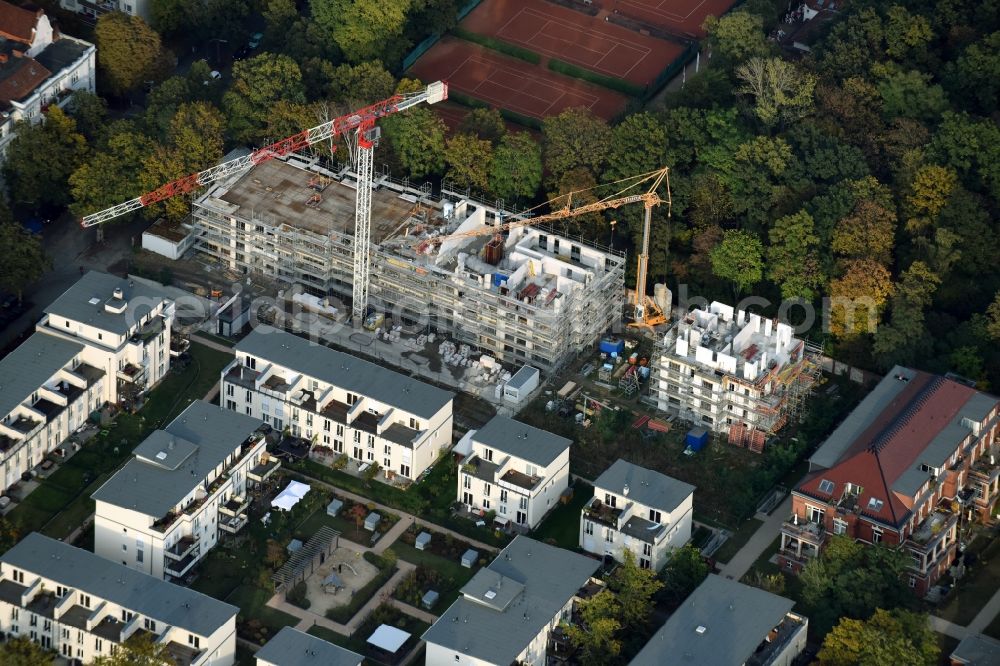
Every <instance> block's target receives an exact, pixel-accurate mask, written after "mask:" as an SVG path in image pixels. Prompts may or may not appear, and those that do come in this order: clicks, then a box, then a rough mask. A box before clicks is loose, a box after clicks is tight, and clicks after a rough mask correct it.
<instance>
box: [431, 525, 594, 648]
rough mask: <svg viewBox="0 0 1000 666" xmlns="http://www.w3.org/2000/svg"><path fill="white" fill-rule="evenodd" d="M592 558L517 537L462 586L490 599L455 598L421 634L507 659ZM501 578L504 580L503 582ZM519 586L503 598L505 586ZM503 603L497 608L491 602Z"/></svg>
mask: <svg viewBox="0 0 1000 666" xmlns="http://www.w3.org/2000/svg"><path fill="white" fill-rule="evenodd" d="M598 565H599V563H598V561H597V560H594V559H591V558H589V557H585V556H583V555H580V554H577V553H573V552H570V551H568V550H562V549H561V548H556V547H555V546H549V545H547V544H544V543H542V542H540V541H535V540H534V539H530V538H528V537H525V536H518V537H516V538H515V539H514V540H513V541H512V542H510V545H508V546H507V547H506V548H504V549H503V551H501V553H500V554H499V555H498V556H497V558H496V559H495V560H493V562H491V563H490V564H489V566H487V567H486V568H484V569H481V570H480V571H479V572H478V573H476V575H475V576H474V577H473V578H472V580H470V581H469V583H468V584H467V585H466V587H465V588H463V590H468V591H470V592H473V593H475V594H484V593H485V590H488V589H489V588H490V587H491V586H492V587H493V588H494V589H496V587H497V586H498V585H499V594H498V595H497V596H496V597H494V599H492V600H488V599H485V598H482V599H480V598H478V597H477V598H475V599H474V598H473V597H468V596H462V597H459V598H458V600H457V601H455V603H453V604H452V605H451V606H449V607H448V610H446V611H445V612H444V614H443V615H442V616H441V617H440V618H438V621H437V622H435V623H434V625H433V626H432V627H431V628H430V629H428V630H427V631H426V632H425V633H424V635H423V639H424V640H425V641H427V642H428V643H434V644H436V645H440V646H442V647H445V648H447V649H451V650H454V651H455V653H456V654H464V655H468V656H470V657H474V658H476V659H481V660H483V661H486V662H489V663H493V664H510V663H512V662H513V661H514V660H515V659H516V658H517V656H518V655H519V654H520V653H521V652H522V651H523V650H524V649H525V648H526V647H527V646H528V643H529V642H530V641H531V640H532V639H533V638H534V637H535V636H537V635H538V633H539V632H540V631H542V629H543V628H544V627H545V626H546V625H548V623H549V622H551V621H552V619H553V618H554V617H555V616H556V614H558V613H559V611H560V610H561V609H562V608H563V606H565V605H566V603H567V602H569V600H570V599H572V598H573V597H574V596H575V595H576V593H577V591H579V589H580V588H581V587H583V586H584V585H585V584H586V583H587V581H588V580H590V577H591V575H593V573H594V571H595V570H596V569H597V567H598ZM505 581H506V582H505ZM517 585H521V586H523V587H522V589H520V590H518V591H517V592H516V594H513V595H510V596H512V598H510V599H507V596H508V595H507V592H506V591H505V590H506V588H505V586H507V587H513V588H516V587H517ZM498 602H503V606H502V609H500V608H498V607H497V606H496V603H498Z"/></svg>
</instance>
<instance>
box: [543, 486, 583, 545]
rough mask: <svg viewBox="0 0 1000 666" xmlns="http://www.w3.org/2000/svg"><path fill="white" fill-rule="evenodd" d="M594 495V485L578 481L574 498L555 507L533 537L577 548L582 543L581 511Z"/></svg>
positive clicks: (574, 490)
mask: <svg viewBox="0 0 1000 666" xmlns="http://www.w3.org/2000/svg"><path fill="white" fill-rule="evenodd" d="M593 496H594V487H593V486H592V485H590V484H589V483H585V482H583V481H577V482H576V484H575V485H574V486H573V498H572V499H571V500H570V501H569V502H567V503H566V504H560V505H559V506H557V507H556V508H554V509H553V510H552V513H550V514H549V515H548V516H547V517H546V518H545V520H543V521H542V524H541V525H539V526H538V529H536V530H535V531H534V533H532V535H531V536H532V538H534V539H538V540H539V541H545V540H547V539H555V542H556V545H557V546H559V547H560V548H566V549H567V550H576V549H577V547H579V545H580V512H581V511H582V510H583V505H584V504H586V503H587V502H589V501H590V498H591V497H593Z"/></svg>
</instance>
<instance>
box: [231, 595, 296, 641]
mask: <svg viewBox="0 0 1000 666" xmlns="http://www.w3.org/2000/svg"><path fill="white" fill-rule="evenodd" d="M270 598H271V595H270V594H268V592H267V590H262V589H261V588H259V587H257V586H255V585H252V584H244V585H240V586H239V587H237V588H236V589H235V590H233V592H232V594H230V595H229V597H228V598H226V601H227V602H228V603H231V604H233V605H234V606H239V607H240V611H241V612H242V613H243V614H244V615H246V616H247V617H249V618H254V619H257V620H260V622H261V624H263V625H264V626H265V627H267V628H268V629H270V630H271V635H272V636H273V635H274V634H276V633H278V632H279V631H281V629H282V627H287V626H295V625H296V624H298V623H299V618H297V617H295V616H294V615H289V614H288V613H285V612H283V611H280V610H278V609H276V608H270V607H268V606H267V600H268V599H270Z"/></svg>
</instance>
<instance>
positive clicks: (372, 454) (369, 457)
mask: <svg viewBox="0 0 1000 666" xmlns="http://www.w3.org/2000/svg"><path fill="white" fill-rule="evenodd" d="M367 458H368V460H375V452H374V451H369V452H368V456H367Z"/></svg>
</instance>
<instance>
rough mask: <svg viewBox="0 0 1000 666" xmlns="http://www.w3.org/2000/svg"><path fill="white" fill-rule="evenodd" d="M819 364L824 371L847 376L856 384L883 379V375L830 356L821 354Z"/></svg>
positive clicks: (870, 382)
mask: <svg viewBox="0 0 1000 666" xmlns="http://www.w3.org/2000/svg"><path fill="white" fill-rule="evenodd" d="M819 364H820V367H821V368H822V369H823V372H826V373H829V374H831V375H836V376H838V377H847V378H848V379H850V380H851V381H852V382H854V383H856V384H872V383H875V382H878V381H879V380H880V379H882V375H879V374H876V373H874V372H871V371H870V370H864V369H863V368H855V367H854V366H852V365H847V364H846V363H841V362H840V361H838V360H836V359H833V358H830V357H829V356H820V357H819Z"/></svg>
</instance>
